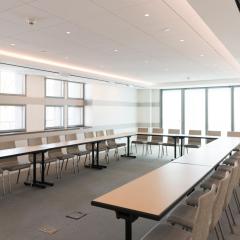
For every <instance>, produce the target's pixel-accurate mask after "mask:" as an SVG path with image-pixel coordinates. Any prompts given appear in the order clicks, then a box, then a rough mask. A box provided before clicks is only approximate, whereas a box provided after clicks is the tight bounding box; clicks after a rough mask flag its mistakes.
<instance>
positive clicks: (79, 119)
mask: <svg viewBox="0 0 240 240" xmlns="http://www.w3.org/2000/svg"><path fill="white" fill-rule="evenodd" d="M82 125H83V108H82V107H79V106H68V127H71V126H82Z"/></svg>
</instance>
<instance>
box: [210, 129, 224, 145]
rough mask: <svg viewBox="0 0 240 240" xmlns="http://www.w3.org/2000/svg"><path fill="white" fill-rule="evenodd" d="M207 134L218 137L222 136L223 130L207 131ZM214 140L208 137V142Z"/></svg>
mask: <svg viewBox="0 0 240 240" xmlns="http://www.w3.org/2000/svg"><path fill="white" fill-rule="evenodd" d="M207 136H214V137H215V136H216V137H220V136H221V131H207ZM212 141H214V140H213V139H207V143H210V142H212Z"/></svg>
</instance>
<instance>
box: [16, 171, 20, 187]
mask: <svg viewBox="0 0 240 240" xmlns="http://www.w3.org/2000/svg"><path fill="white" fill-rule="evenodd" d="M20 173H21V169H19V170H18V175H17V181H16V184H18V183H19V176H20Z"/></svg>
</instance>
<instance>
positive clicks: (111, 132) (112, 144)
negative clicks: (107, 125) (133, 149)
mask: <svg viewBox="0 0 240 240" xmlns="http://www.w3.org/2000/svg"><path fill="white" fill-rule="evenodd" d="M106 134H107V136H111V135H114V130H113V129H107V130H106ZM107 145H108V147H110V148H115V149H116V151H115V156H116V158H117V159H119V154H118V149H119V148H121V147H124V149H125V153H126V143H118V142H116V140H115V139H109V140H107Z"/></svg>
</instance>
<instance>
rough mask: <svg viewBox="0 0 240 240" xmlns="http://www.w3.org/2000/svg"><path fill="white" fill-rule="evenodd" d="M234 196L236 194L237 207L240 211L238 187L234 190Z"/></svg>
mask: <svg viewBox="0 0 240 240" xmlns="http://www.w3.org/2000/svg"><path fill="white" fill-rule="evenodd" d="M233 196H234V199H235V202H236V205H237V208H238V212H239V213H240V202H239V198H238V194H237V191H236V189H234V190H233Z"/></svg>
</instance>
